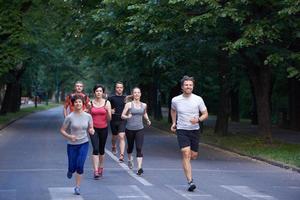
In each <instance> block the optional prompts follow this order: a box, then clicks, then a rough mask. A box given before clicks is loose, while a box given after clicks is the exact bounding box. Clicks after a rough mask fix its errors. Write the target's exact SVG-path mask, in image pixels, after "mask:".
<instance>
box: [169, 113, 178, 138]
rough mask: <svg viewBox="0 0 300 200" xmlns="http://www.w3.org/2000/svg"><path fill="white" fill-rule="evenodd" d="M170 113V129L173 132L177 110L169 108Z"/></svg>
mask: <svg viewBox="0 0 300 200" xmlns="http://www.w3.org/2000/svg"><path fill="white" fill-rule="evenodd" d="M170 114H171V119H172V125H171V131H172V132H175V131H176V114H177V112H176V110H174V109H173V108H171V111H170Z"/></svg>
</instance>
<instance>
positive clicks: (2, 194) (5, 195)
mask: <svg viewBox="0 0 300 200" xmlns="http://www.w3.org/2000/svg"><path fill="white" fill-rule="evenodd" d="M0 199H1V200H16V199H17V195H16V190H15V189H8V190H0Z"/></svg>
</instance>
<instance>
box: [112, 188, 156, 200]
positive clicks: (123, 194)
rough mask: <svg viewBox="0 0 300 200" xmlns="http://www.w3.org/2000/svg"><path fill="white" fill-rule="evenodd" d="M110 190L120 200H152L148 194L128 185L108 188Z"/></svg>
mask: <svg viewBox="0 0 300 200" xmlns="http://www.w3.org/2000/svg"><path fill="white" fill-rule="evenodd" d="M108 188H109V189H110V190H111V191H112V192H113V193H114V194H116V196H117V197H118V198H119V199H148V200H151V197H149V196H148V195H147V194H145V193H144V192H143V191H142V190H141V189H140V188H139V187H137V186H136V185H127V186H123V185H120V186H108Z"/></svg>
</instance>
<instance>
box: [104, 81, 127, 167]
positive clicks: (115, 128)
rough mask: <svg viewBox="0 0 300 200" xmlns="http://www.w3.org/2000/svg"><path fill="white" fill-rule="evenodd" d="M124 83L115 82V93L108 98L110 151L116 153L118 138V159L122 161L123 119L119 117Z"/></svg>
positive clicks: (123, 102) (123, 147) (123, 148)
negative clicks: (109, 109)
mask: <svg viewBox="0 0 300 200" xmlns="http://www.w3.org/2000/svg"><path fill="white" fill-rule="evenodd" d="M123 90H124V85H123V83H122V82H117V83H116V84H115V94H114V95H112V96H110V97H109V98H108V100H109V101H110V103H111V111H112V119H111V121H110V127H111V132H112V140H111V143H112V153H113V154H115V155H116V154H117V138H118V139H119V148H120V157H119V161H120V162H124V151H125V121H124V120H123V119H121V114H122V111H123V109H124V106H125V101H124V100H125V96H124V95H123Z"/></svg>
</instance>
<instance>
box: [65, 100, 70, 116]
mask: <svg viewBox="0 0 300 200" xmlns="http://www.w3.org/2000/svg"><path fill="white" fill-rule="evenodd" d="M69 100H70V99H69V96H67V97H66V100H65V104H64V111H63V112H64V113H63V114H64V118H66V117H67V115H68V107H69Z"/></svg>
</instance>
